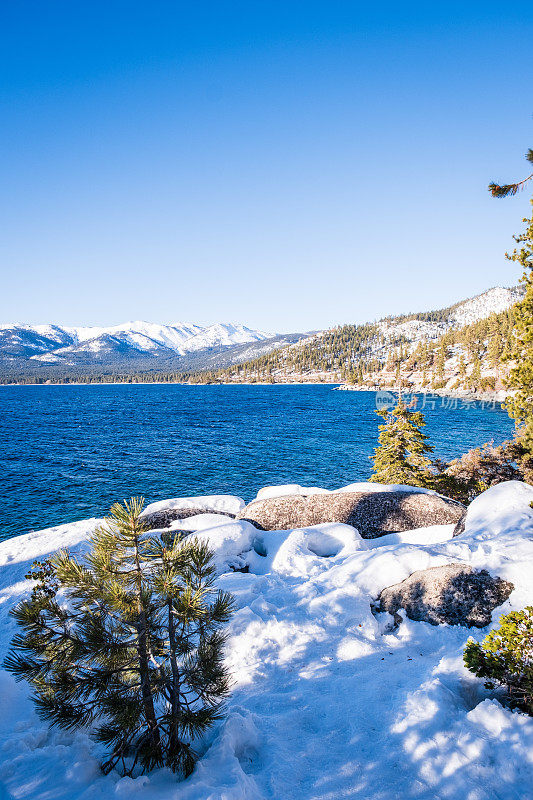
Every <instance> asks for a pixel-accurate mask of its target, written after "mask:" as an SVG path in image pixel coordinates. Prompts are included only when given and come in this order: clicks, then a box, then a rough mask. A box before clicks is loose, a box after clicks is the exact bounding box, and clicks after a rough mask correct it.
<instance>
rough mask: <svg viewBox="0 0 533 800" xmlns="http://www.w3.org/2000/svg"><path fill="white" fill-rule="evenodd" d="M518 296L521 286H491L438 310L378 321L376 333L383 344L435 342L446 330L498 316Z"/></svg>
mask: <svg viewBox="0 0 533 800" xmlns="http://www.w3.org/2000/svg"><path fill="white" fill-rule="evenodd" d="M522 295H523V288H522V287H521V286H512V287H510V288H507V287H504V286H495V287H494V288H492V289H488V290H487V291H486V292H483V293H482V294H479V295H476V297H470V298H469V299H468V300H463V301H462V302H460V303H456V304H455V305H453V306H450V307H449V308H446V309H443V310H441V311H433V312H431V311H430V312H425V313H421V314H412V315H408V316H407V317H406V318H405V317H398V318H393V319H385V320H381V322H379V323H378V324H379V329H380V333H381V334H382V335H383V337H384V339H385V340H386V342H395V341H399V340H403V341H405V342H406V343H410V344H411V345H413V346H414V345H416V344H418V342H420V341H422V340H432V339H438V338H439V337H440V336H442V335H443V333H446V331H447V330H450V329H457V328H463V327H464V326H465V325H471V324H472V323H474V322H478V321H479V320H481V319H486V318H487V317H490V315H491V314H499V313H501V312H502V311H505V310H506V309H507V308H510V307H511V306H512V305H514V304H515V303H517V302H518V300H520V298H521V297H522Z"/></svg>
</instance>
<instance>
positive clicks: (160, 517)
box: [141, 494, 244, 530]
mask: <svg viewBox="0 0 533 800" xmlns="http://www.w3.org/2000/svg"><path fill="white" fill-rule="evenodd" d="M243 508H244V500H243V499H242V497H235V496H234V495H231V494H210V495H201V496H198V497H174V498H171V499H170V500H158V501H157V502H156V503H150V505H148V506H146V508H145V509H144V511H143V512H142V514H141V517H142V519H143V520H144V521H145V522H146V523H148V525H149V526H150V527H151V528H169V527H170V526H171V525H172V523H173V522H174V521H175V520H183V519H187V518H189V517H193V516H198V515H200V514H203V513H204V512H212V513H215V514H219V515H225V516H228V517H236V516H237V514H238V513H239V512H240V511H242V509H243ZM174 527H176V526H174ZM179 527H181V526H179ZM183 530H185V528H184V529H183ZM191 530H192V529H191Z"/></svg>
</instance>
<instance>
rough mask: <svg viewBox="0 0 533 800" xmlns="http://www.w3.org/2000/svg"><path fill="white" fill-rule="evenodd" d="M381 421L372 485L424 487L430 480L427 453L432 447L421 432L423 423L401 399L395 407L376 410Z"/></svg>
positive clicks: (421, 416) (416, 413) (419, 414)
mask: <svg viewBox="0 0 533 800" xmlns="http://www.w3.org/2000/svg"><path fill="white" fill-rule="evenodd" d="M376 414H378V415H379V416H380V417H382V418H383V419H384V420H385V422H384V424H382V425H380V426H379V431H380V433H379V439H378V441H379V445H378V447H377V448H376V449H375V451H374V452H375V455H374V457H373V459H372V460H373V462H374V471H373V473H372V477H371V478H370V480H371V481H373V482H374V483H405V484H408V485H409V486H422V487H424V486H427V485H428V483H429V482H430V481H431V477H432V475H431V472H430V466H431V461H430V460H429V458H427V454H428V453H431V452H432V451H433V448H432V447H431V446H430V445H429V444H428V443H427V442H428V437H427V436H426V434H425V433H423V431H422V427H423V426H424V425H425V424H426V423H425V420H424V415H423V414H422V413H421V412H420V411H410V410H409V409H408V408H407V406H406V405H405V403H404V402H402V400H401V399H400V400H398V405H397V406H396V408H394V409H392V410H390V409H381V410H379V411H376Z"/></svg>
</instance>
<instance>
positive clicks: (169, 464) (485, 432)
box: [0, 384, 513, 539]
mask: <svg viewBox="0 0 533 800" xmlns="http://www.w3.org/2000/svg"><path fill="white" fill-rule="evenodd" d="M448 405H449V401H444V402H443V401H441V399H440V398H438V399H436V401H435V407H434V408H431V407H430V406H427V407H426V408H424V409H423V411H424V413H425V414H426V420H427V429H426V430H427V433H428V434H429V435H430V436H431V442H432V444H433V445H434V447H435V454H436V455H438V456H440V457H442V458H451V457H454V456H458V455H460V454H461V453H463V452H464V451H465V450H467V449H469V448H471V447H474V446H476V445H480V444H483V443H484V442H486V441H489V440H494V441H495V442H496V443H499V442H501V441H503V440H504V439H506V438H508V437H509V436H510V435H511V433H512V430H513V424H512V422H511V420H510V419H509V418H508V416H507V414H506V413H505V412H504V411H502V410H501V409H500V408H499V407H497V408H481V406H480V405H479V404H470V405H468V406H467V407H466V408H463V407H462V405H463V404H461V403H459V404H458V407H457V408H454V407H453V404H452V407H451V408H449V407H447V406H448ZM375 406H376V396H375V394H374V393H373V392H338V391H333V389H332V387H331V386H177V385H127V384H124V385H116V386H112V385H104V386H97V385H94V386H13V387H0V491H1V494H2V501H1V503H0V539H5V538H8V537H10V536H15V535H17V534H21V533H27V532H28V531H29V530H38V529H40V528H45V527H49V526H52V525H57V524H60V523H63V522H71V521H73V520H78V519H84V518H86V517H91V516H101V515H103V514H104V513H105V512H106V511H107V510H108V509H109V507H110V505H111V504H112V503H113V502H115V501H116V500H122V499H123V498H127V497H130V496H133V495H144V497H145V498H146V500H147V502H151V501H154V500H158V499H162V498H166V497H178V496H184V495H194V494H218V493H229V494H238V495H240V496H241V497H244V499H245V500H250V499H252V498H253V497H254V496H255V493H256V491H257V489H259V488H260V487H261V486H265V485H268V484H276V483H300V484H303V485H309V486H323V487H325V488H328V489H334V488H336V487H339V486H342V485H345V484H348V483H352V482H353V481H358V480H365V479H367V478H368V477H369V475H370V471H371V463H370V461H369V456H370V455H372V452H373V448H374V447H375V446H376V442H377V433H378V431H377V425H378V423H379V421H380V420H379V419H378V417H377V416H376V415H375V413H374V410H375Z"/></svg>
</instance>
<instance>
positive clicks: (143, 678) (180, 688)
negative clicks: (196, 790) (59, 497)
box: [5, 498, 232, 775]
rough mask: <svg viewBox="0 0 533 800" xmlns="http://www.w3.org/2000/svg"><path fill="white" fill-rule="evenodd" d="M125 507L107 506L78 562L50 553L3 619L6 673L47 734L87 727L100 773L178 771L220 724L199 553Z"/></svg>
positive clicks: (226, 602)
mask: <svg viewBox="0 0 533 800" xmlns="http://www.w3.org/2000/svg"><path fill="white" fill-rule="evenodd" d="M142 507H143V500H142V499H137V498H134V499H132V500H131V501H130V502H129V503H127V502H124V505H119V504H116V505H114V506H113V508H112V509H111V513H110V516H109V517H108V518H107V520H106V523H105V524H104V525H103V526H102V527H101V528H99V529H98V530H97V531H96V533H95V534H94V536H93V538H92V540H91V544H92V549H91V551H90V552H89V554H88V555H87V556H86V557H85V558H84V559H83V560H77V559H76V558H74V557H73V556H71V555H69V553H68V552H67V551H62V552H59V553H58V554H57V555H55V556H54V557H53V558H51V559H50V560H49V561H48V562H46V563H45V564H43V565H38V567H37V569H36V571H35V572H34V573H33V577H35V578H37V579H38V580H39V583H38V584H37V586H36V587H35V588H34V590H33V592H32V595H31V597H30V598H28V599H26V600H23V601H22V602H21V603H19V604H18V605H17V606H16V607H15V608H14V609H13V611H12V615H13V617H14V618H15V619H16V620H17V622H18V623H19V625H20V626H21V628H22V632H21V633H19V634H18V635H17V636H15V638H14V640H13V643H12V650H11V652H10V654H9V656H8V657H7V659H6V662H5V666H6V668H7V669H8V670H10V671H11V672H12V673H13V674H14V675H15V677H16V678H17V679H18V680H22V679H25V680H27V681H28V682H29V683H30V684H31V686H32V688H33V691H34V697H33V699H34V701H35V704H36V706H37V711H38V713H39V715H40V716H41V717H42V718H43V719H45V720H47V721H49V722H50V723H51V724H52V725H58V726H59V727H61V728H66V729H75V728H79V727H82V726H91V727H92V728H93V734H94V736H95V738H96V739H97V740H98V741H99V742H101V743H102V744H103V745H104V746H105V748H106V750H107V757H106V760H105V761H104V763H103V764H102V769H103V771H104V772H105V773H107V772H110V771H111V770H112V769H114V768H117V769H119V771H121V773H122V774H124V775H134V774H138V773H142V772H146V771H148V770H150V769H152V768H154V767H161V766H166V767H169V768H170V769H171V770H173V771H174V772H179V773H181V774H182V775H187V774H189V773H190V772H191V771H192V769H193V766H194V763H195V759H196V755H195V751H194V741H195V739H196V738H197V737H198V736H199V735H200V734H202V733H203V732H204V731H205V730H206V729H207V728H209V726H211V725H212V724H213V723H214V722H215V720H217V719H219V718H220V717H221V714H222V711H223V705H222V703H223V700H224V698H225V697H226V696H227V694H228V690H229V679H228V675H227V673H226V669H225V667H224V663H223V646H224V641H225V637H224V634H223V633H222V632H221V626H222V625H223V624H224V623H225V622H226V621H227V620H228V618H229V616H230V614H231V611H232V599H231V596H230V595H228V594H226V593H223V592H215V590H214V588H213V581H214V568H213V565H212V562H211V553H210V551H209V549H208V548H207V546H206V545H205V544H204V543H202V542H200V541H198V540H196V539H194V538H191V539H190V540H188V539H187V540H185V541H183V542H181V541H179V539H178V538H177V537H176V538H173V537H172V536H171V535H169V537H167V538H166V539H165V540H162V539H160V538H159V537H157V536H150V535H149V534H147V532H146V526H145V525H144V524H143V520H142V517H140V513H141V510H142Z"/></svg>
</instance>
